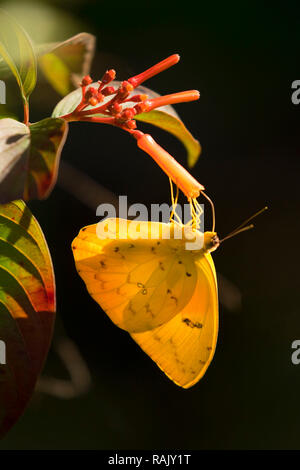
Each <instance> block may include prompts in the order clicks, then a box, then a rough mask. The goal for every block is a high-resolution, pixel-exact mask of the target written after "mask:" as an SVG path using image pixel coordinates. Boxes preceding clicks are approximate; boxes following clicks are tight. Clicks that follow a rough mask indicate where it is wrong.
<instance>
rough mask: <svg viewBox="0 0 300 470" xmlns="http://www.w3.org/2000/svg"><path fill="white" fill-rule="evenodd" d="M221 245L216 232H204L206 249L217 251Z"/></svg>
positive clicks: (204, 246)
mask: <svg viewBox="0 0 300 470" xmlns="http://www.w3.org/2000/svg"><path fill="white" fill-rule="evenodd" d="M219 246H220V240H219V237H218V235H217V233H216V232H205V233H204V244H203V248H204V250H205V251H209V252H212V251H215V250H216V249H217V248H218V247H219Z"/></svg>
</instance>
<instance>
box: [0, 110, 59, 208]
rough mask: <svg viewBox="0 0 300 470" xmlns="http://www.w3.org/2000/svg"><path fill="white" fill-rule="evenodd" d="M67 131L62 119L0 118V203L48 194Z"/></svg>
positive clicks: (41, 197) (42, 196)
mask: <svg viewBox="0 0 300 470" xmlns="http://www.w3.org/2000/svg"><path fill="white" fill-rule="evenodd" d="M67 131H68V124H67V122H66V121H64V120H63V119H52V118H47V119H44V120H43V121H40V122H37V123H35V124H32V125H30V127H29V128H28V127H27V126H25V125H24V124H22V123H20V122H18V121H15V120H14V119H9V118H7V119H0V203H2V204H3V203H6V202H10V201H13V200H14V199H18V198H23V199H25V200H29V199H36V198H38V199H43V198H45V197H48V195H49V194H50V192H51V190H52V189H53V186H54V185H55V182H56V178H57V172H58V166H59V159H60V154H61V150H62V147H63V145H64V142H65V139H66V135H67Z"/></svg>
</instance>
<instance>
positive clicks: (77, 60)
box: [37, 33, 96, 96]
mask: <svg viewBox="0 0 300 470" xmlns="http://www.w3.org/2000/svg"><path fill="white" fill-rule="evenodd" d="M95 43H96V39H95V36H93V35H92V34H88V33H80V34H77V35H76V36H73V37H71V38H69V39H67V40H66V41H64V42H61V43H52V44H44V45H41V46H38V47H37V54H38V56H39V65H40V67H41V69H42V71H43V73H44V75H45V77H46V78H47V80H48V81H49V82H50V84H51V85H52V87H53V88H54V89H55V90H56V91H57V92H58V93H59V94H61V95H62V96H65V95H67V94H68V93H70V92H71V91H72V90H73V89H74V88H77V87H78V86H79V82H80V81H81V79H82V77H83V76H85V75H87V74H89V72H90V67H91V62H92V59H93V56H94V51H95Z"/></svg>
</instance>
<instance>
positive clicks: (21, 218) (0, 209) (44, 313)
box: [0, 201, 55, 436]
mask: <svg viewBox="0 0 300 470" xmlns="http://www.w3.org/2000/svg"><path fill="white" fill-rule="evenodd" d="M0 246H1V249H0V286H1V288H0V339H1V341H2V343H1V344H2V347H3V345H5V352H6V354H5V356H6V357H5V359H6V360H5V364H1V365H0V436H3V435H4V434H5V433H6V432H7V431H8V430H9V429H10V428H11V426H13V424H14V423H15V422H16V421H17V419H18V418H19V416H20V415H21V414H22V413H23V411H24V408H25V407H26V405H27V403H28V401H29V399H30V397H31V395H32V393H33V391H34V387H35V384H36V381H37V378H38V375H39V374H40V372H41V370H42V367H43V364H44V361H45V359H46V357H47V354H48V350H49V346H50V342H51V338H52V332H53V325H54V320H55V281H54V273H53V267H52V262H51V257H50V254H49V250H48V247H47V243H46V241H45V238H44V235H43V232H42V230H41V228H40V226H39V224H38V222H37V221H36V219H35V218H34V217H33V215H32V214H31V212H30V210H29V209H28V208H27V207H26V205H25V203H24V202H23V201H14V202H12V203H9V204H5V205H1V206H0ZM2 349H3V348H2Z"/></svg>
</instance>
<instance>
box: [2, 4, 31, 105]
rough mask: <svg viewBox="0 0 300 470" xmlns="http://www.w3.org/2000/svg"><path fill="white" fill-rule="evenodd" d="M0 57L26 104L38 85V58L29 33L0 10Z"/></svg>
mask: <svg viewBox="0 0 300 470" xmlns="http://www.w3.org/2000/svg"><path fill="white" fill-rule="evenodd" d="M0 55H1V56H2V58H3V59H4V61H5V62H6V63H7V65H8V66H9V68H10V70H11V72H12V73H13V75H14V76H15V78H16V80H17V82H18V85H19V87H20V91H21V95H22V98H23V101H24V102H27V101H28V98H29V96H30V94H31V92H32V91H33V89H34V87H35V84H36V75H37V72H36V57H35V53H34V50H33V47H32V44H31V41H30V39H29V36H28V35H27V33H26V32H25V31H24V30H23V28H22V27H21V26H20V25H19V24H18V23H17V22H16V21H15V20H14V19H13V18H12V17H11V16H10V15H8V14H7V13H6V12H5V11H3V10H0Z"/></svg>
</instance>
